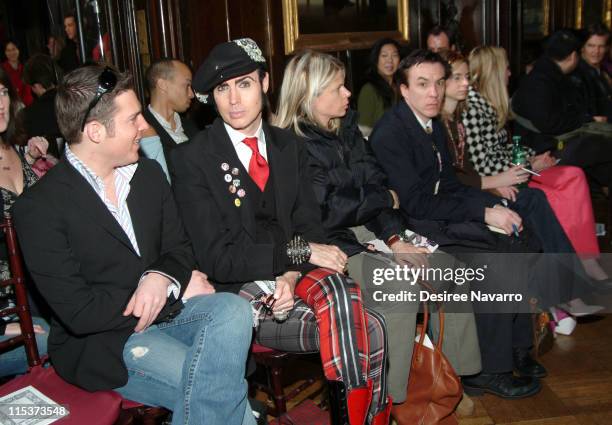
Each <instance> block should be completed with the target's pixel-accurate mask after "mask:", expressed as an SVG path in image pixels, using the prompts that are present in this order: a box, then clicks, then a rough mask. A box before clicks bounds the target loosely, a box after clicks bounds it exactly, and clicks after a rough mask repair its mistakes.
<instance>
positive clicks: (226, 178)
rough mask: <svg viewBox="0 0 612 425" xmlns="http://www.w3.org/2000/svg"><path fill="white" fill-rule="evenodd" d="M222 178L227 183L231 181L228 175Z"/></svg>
mask: <svg viewBox="0 0 612 425" xmlns="http://www.w3.org/2000/svg"><path fill="white" fill-rule="evenodd" d="M223 178H224V179H225V181H226V182H227V183H229V182H231V181H232V176H231V175H230V174H226V175H225V176H224V177H223Z"/></svg>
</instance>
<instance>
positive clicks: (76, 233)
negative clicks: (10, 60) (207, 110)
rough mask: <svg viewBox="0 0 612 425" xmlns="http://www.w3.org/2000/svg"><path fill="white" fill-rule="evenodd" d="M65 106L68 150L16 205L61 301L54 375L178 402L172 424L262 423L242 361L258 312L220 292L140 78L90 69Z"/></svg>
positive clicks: (92, 387) (66, 95) (31, 255)
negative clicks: (167, 167) (160, 145)
mask: <svg viewBox="0 0 612 425" xmlns="http://www.w3.org/2000/svg"><path fill="white" fill-rule="evenodd" d="M56 109H57V115H58V121H59V124H60V129H61V130H62V134H63V135H64V137H65V138H66V140H67V142H68V147H67V148H66V154H65V157H64V158H63V159H62V161H61V162H60V163H59V164H58V165H57V166H56V167H54V168H53V169H52V170H51V171H50V172H49V173H48V174H47V175H46V176H45V177H44V178H43V179H42V180H41V181H40V182H39V183H37V184H36V185H35V186H34V187H32V188H31V190H28V191H26V192H25V193H24V194H23V195H22V196H21V197H20V198H19V199H18V200H17V202H16V203H15V206H14V215H15V222H16V226H17V232H18V234H19V240H20V243H21V246H22V247H23V253H24V257H25V260H26V264H27V266H28V268H29V270H30V272H31V274H32V277H33V279H34V282H35V283H36V285H37V287H38V288H39V289H40V292H41V293H42V295H43V296H44V298H45V299H46V301H47V302H48V303H49V305H50V307H51V309H52V310H53V318H52V324H51V333H50V337H49V354H50V357H51V361H52V363H53V365H54V367H55V369H56V370H57V373H58V374H59V375H60V376H61V377H62V378H64V379H65V380H67V381H68V382H71V383H73V384H75V385H78V386H80V387H82V388H85V389H87V390H89V391H97V390H110V389H115V390H116V391H118V392H119V393H121V394H122V395H123V396H124V397H126V398H129V399H132V400H135V401H138V402H141V403H145V404H150V405H160V406H163V407H166V408H168V409H170V410H173V411H174V415H173V424H202V423H207V424H208V423H211V424H227V423H232V424H241V423H249V424H253V423H254V418H253V416H252V414H251V411H250V408H249V406H248V401H247V398H246V390H247V385H246V381H245V379H244V373H245V362H246V356H247V352H248V347H249V345H250V339H251V309H250V307H249V305H248V303H246V302H245V301H244V300H241V299H240V298H239V297H236V296H233V295H228V294H221V295H217V294H214V295H213V293H214V289H213V288H212V287H211V285H210V284H209V283H208V281H207V280H206V275H204V274H203V273H200V272H198V271H193V272H192V270H193V269H194V267H195V262H194V259H193V254H192V250H191V246H190V244H189V241H188V239H187V237H186V235H185V232H184V229H183V226H182V224H181V221H180V219H179V216H178V212H177V209H176V206H175V204H174V201H173V198H172V194H171V191H170V188H169V186H168V184H167V182H166V180H165V178H164V176H163V174H162V172H161V170H160V168H159V166H158V165H157V164H155V163H154V162H152V161H150V160H148V159H140V160H139V159H138V141H139V139H140V137H141V133H142V132H143V131H144V130H145V129H146V128H147V124H146V122H145V121H144V119H143V117H142V114H141V107H140V103H139V102H138V99H137V98H136V95H135V93H134V91H133V89H132V86H131V79H130V78H129V76H127V75H125V74H119V73H117V72H116V71H114V70H112V69H110V68H103V67H101V66H88V67H83V68H79V69H77V70H75V71H73V72H71V73H70V74H68V75H67V76H66V78H65V79H64V81H63V82H62V84H61V85H60V87H59V88H58V93H57V101H56Z"/></svg>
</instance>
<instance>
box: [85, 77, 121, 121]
mask: <svg viewBox="0 0 612 425" xmlns="http://www.w3.org/2000/svg"><path fill="white" fill-rule="evenodd" d="M116 85H117V75H116V74H115V73H114V72H113V70H112V69H110V68H109V67H108V66H107V67H106V68H104V71H102V73H101V74H100V76H99V77H98V89H97V90H96V95H95V96H94V98H93V99H92V100H91V102H90V103H89V106H88V107H87V112H85V116H84V117H83V122H82V123H81V131H85V124H86V123H87V118H89V114H90V113H91V110H92V109H93V108H95V107H96V105H97V104H98V102H99V101H100V99H101V98H102V95H104V94H105V93H108V92H110V91H112V90H113V89H114V88H115V86H116Z"/></svg>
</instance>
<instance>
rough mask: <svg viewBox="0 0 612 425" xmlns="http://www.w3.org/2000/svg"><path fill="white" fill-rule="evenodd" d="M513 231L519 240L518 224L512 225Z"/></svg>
mask: <svg viewBox="0 0 612 425" xmlns="http://www.w3.org/2000/svg"><path fill="white" fill-rule="evenodd" d="M512 231H513V232H514V236H516V237H517V238H518V237H519V232H518V227H516V224H514V223H512Z"/></svg>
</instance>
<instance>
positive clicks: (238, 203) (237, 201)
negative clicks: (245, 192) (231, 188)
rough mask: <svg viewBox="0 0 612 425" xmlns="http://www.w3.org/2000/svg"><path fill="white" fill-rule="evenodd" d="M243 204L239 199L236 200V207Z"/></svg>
mask: <svg viewBox="0 0 612 425" xmlns="http://www.w3.org/2000/svg"><path fill="white" fill-rule="evenodd" d="M241 204H242V202H240V199H238V198H236V199H234V205H236V206H237V207H240V205H241Z"/></svg>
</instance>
